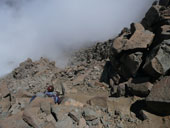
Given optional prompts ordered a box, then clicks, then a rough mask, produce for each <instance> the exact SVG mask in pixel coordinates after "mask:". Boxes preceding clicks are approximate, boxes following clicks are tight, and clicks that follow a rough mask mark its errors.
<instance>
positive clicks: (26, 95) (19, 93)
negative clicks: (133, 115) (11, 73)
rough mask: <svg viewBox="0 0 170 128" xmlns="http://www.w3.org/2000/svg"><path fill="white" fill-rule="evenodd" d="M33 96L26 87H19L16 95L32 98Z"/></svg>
mask: <svg viewBox="0 0 170 128" xmlns="http://www.w3.org/2000/svg"><path fill="white" fill-rule="evenodd" d="M32 96H33V94H31V93H29V92H27V91H26V90H24V89H19V90H18V91H17V93H16V95H15V97H16V98H24V97H25V98H31V97H32Z"/></svg>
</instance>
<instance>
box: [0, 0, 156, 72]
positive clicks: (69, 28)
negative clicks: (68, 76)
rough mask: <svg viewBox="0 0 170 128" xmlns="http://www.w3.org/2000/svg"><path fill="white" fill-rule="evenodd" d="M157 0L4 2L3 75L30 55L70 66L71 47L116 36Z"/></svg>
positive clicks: (0, 29)
mask: <svg viewBox="0 0 170 128" xmlns="http://www.w3.org/2000/svg"><path fill="white" fill-rule="evenodd" d="M6 1H13V2H12V3H10V4H8V6H7V5H6V4H5V2H6ZM153 1H154V0H48V1H47V0H15V1H14V0H1V1H0V17H1V21H0V75H4V74H6V73H8V72H10V71H11V70H12V69H13V68H14V67H16V66H18V64H19V63H20V62H22V61H24V60H26V59H27V58H28V57H30V58H32V59H38V58H39V57H41V56H44V57H48V58H50V59H53V60H56V63H57V66H61V65H63V64H66V63H67V57H66V56H65V55H66V54H67V51H68V53H69V52H70V50H71V49H73V48H78V47H83V46H84V45H85V44H87V43H90V42H96V41H104V40H107V39H109V38H113V37H114V36H115V35H117V34H118V33H119V32H120V30H121V29H122V28H123V27H126V26H127V27H129V24H130V23H131V22H136V21H139V20H141V19H142V17H143V16H144V14H145V13H146V11H147V10H148V9H149V7H150V6H151V4H152V2H153ZM8 3H9V2H8Z"/></svg>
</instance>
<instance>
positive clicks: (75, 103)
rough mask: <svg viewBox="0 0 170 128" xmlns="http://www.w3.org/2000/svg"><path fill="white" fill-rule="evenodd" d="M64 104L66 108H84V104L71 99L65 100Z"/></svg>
mask: <svg viewBox="0 0 170 128" xmlns="http://www.w3.org/2000/svg"><path fill="white" fill-rule="evenodd" d="M62 104H64V105H66V106H74V107H83V106H84V104H83V103H81V102H79V101H76V100H74V99H71V98H68V99H65V101H63V103H62Z"/></svg>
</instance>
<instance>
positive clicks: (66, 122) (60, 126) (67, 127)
mask: <svg viewBox="0 0 170 128" xmlns="http://www.w3.org/2000/svg"><path fill="white" fill-rule="evenodd" d="M56 128H74V125H73V121H72V119H71V118H70V117H68V116H67V117H66V118H65V119H63V120H60V121H58V122H57V123H56Z"/></svg>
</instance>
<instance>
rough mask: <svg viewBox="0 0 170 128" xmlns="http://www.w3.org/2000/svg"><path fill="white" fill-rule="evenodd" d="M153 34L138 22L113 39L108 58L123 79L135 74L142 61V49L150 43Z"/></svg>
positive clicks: (145, 48)
mask: <svg viewBox="0 0 170 128" xmlns="http://www.w3.org/2000/svg"><path fill="white" fill-rule="evenodd" d="M153 39H154V34H153V33H152V32H150V31H148V30H145V29H144V27H143V26H142V25H141V24H140V23H135V24H134V23H133V24H132V25H131V30H130V32H128V31H122V33H121V34H120V35H119V36H118V37H117V38H116V39H115V40H114V42H113V46H112V49H111V56H110V60H111V62H112V65H113V68H114V69H115V71H117V72H118V73H119V74H120V75H121V76H123V77H124V78H125V79H126V78H129V77H131V76H135V75H136V73H137V71H138V69H139V67H140V65H141V63H142V62H143V59H142V57H143V51H144V50H147V48H148V47H149V46H150V45H151V43H152V41H153Z"/></svg>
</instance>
